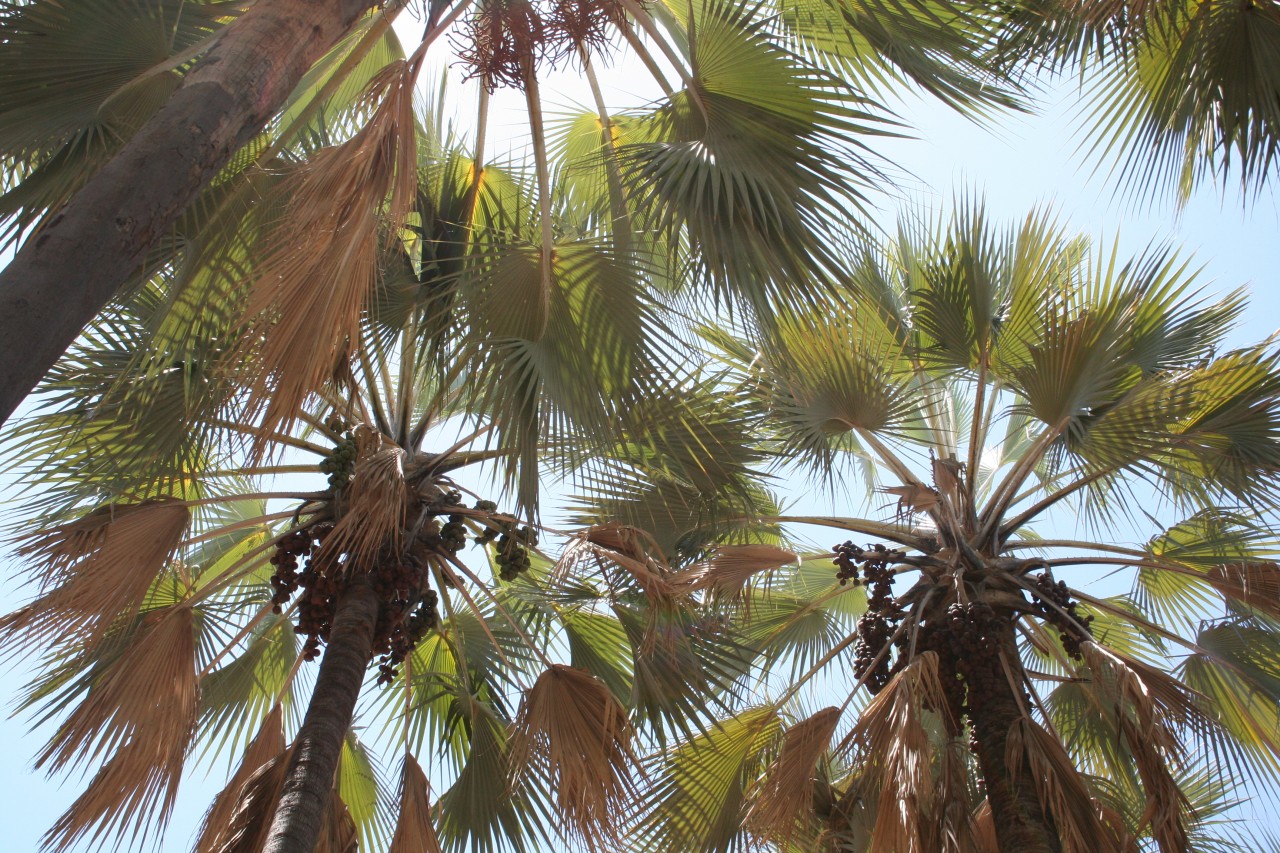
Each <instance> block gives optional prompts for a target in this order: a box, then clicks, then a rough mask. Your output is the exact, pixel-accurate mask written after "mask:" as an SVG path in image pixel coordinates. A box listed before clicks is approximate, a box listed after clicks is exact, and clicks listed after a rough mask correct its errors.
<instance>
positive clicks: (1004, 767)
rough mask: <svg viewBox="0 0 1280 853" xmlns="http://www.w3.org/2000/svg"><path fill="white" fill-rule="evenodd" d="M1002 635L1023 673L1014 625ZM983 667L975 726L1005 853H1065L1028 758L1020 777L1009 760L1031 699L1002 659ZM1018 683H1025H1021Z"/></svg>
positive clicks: (975, 693)
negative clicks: (1014, 731)
mask: <svg viewBox="0 0 1280 853" xmlns="http://www.w3.org/2000/svg"><path fill="white" fill-rule="evenodd" d="M1001 634H1002V636H1001V637H1000V643H999V647H1000V648H1001V649H1002V650H1003V652H1004V658H1005V660H1006V661H1009V662H1010V665H1012V666H1014V667H1019V666H1020V664H1019V663H1018V662H1019V660H1020V658H1019V656H1018V649H1017V644H1016V640H1015V638H1014V634H1013V623H1012V622H1007V623H1004V625H1003V627H1002V628H1001ZM977 666H980V667H983V668H984V669H985V672H984V673H982V674H981V676H979V677H978V678H972V677H971V678H970V680H969V683H970V685H971V686H970V695H969V720H970V724H971V725H972V727H973V738H974V752H975V753H976V755H977V758H978V766H979V767H981V768H982V780H983V783H984V785H985V786H986V789H987V802H988V803H989V804H990V806H991V817H992V819H993V822H994V824H995V830H996V840H997V841H998V843H999V845H1000V851H1001V853H1061V850H1062V843H1061V842H1060V840H1059V839H1058V833H1057V830H1056V829H1055V828H1054V826H1053V822H1052V820H1050V818H1049V816H1048V815H1047V814H1046V812H1045V810H1044V809H1043V808H1042V807H1041V803H1040V799H1039V796H1038V795H1037V793H1036V784H1035V777H1034V776H1032V773H1031V767H1030V765H1029V763H1028V762H1027V760H1026V759H1025V757H1024V758H1023V760H1022V767H1021V768H1019V772H1018V773H1017V774H1014V773H1013V772H1011V771H1010V769H1009V764H1008V762H1007V760H1006V758H1005V756H1006V754H1007V753H1006V751H1007V749H1008V745H1009V730H1010V729H1011V728H1012V727H1013V725H1014V724H1015V723H1016V722H1017V721H1018V720H1020V719H1021V718H1022V716H1023V711H1022V705H1023V704H1024V703H1025V702H1026V697H1024V696H1019V695H1017V694H1016V693H1014V689H1013V686H1012V685H1011V684H1010V679H1009V678H1008V677H1007V676H1006V675H1005V672H1004V667H1003V666H1002V665H1001V663H1000V657H999V655H995V654H993V655H992V656H991V657H989V658H987V659H986V660H985V661H983V662H981V663H979V664H977ZM1019 674H1020V673H1015V676H1017V675H1019ZM1014 681H1015V683H1020V681H1018V679H1017V678H1016V677H1015V679H1014ZM975 706H976V707H975Z"/></svg>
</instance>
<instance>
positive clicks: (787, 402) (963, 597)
mask: <svg viewBox="0 0 1280 853" xmlns="http://www.w3.org/2000/svg"><path fill="white" fill-rule="evenodd" d="M1243 310H1244V300H1243V298H1242V296H1241V294H1239V293H1230V294H1227V295H1225V296H1221V297H1218V298H1210V297H1208V296H1206V295H1204V294H1203V293H1201V292H1200V291H1198V290H1197V289H1196V285H1195V278H1194V271H1193V270H1192V268H1191V267H1190V265H1189V264H1188V263H1187V262H1186V261H1184V260H1182V259H1179V258H1178V257H1177V256H1176V255H1174V254H1172V253H1170V252H1169V251H1167V250H1164V249H1160V248H1153V249H1151V250H1149V251H1148V252H1147V253H1146V254H1145V255H1143V256H1140V257H1138V258H1136V259H1133V260H1129V261H1125V260H1123V259H1121V258H1119V257H1118V256H1117V255H1116V254H1115V253H1114V252H1111V253H1108V252H1105V251H1100V250H1099V249H1097V248H1096V247H1094V246H1093V245H1091V244H1090V243H1089V242H1087V241H1085V240H1083V239H1080V238H1074V237H1071V236H1069V235H1067V234H1065V233H1063V231H1062V230H1061V229H1060V228H1058V227H1057V226H1056V225H1055V224H1054V223H1053V221H1052V220H1051V219H1050V218H1048V217H1047V216H1045V215H1043V214H1033V215H1031V216H1029V217H1028V218H1027V219H1026V220H1025V221H1024V222H1022V223H1020V224H1019V225H1017V226H1016V227H1012V228H1005V229H1000V228H997V227H995V226H993V225H992V224H990V223H989V222H987V221H986V219H985V216H984V215H983V212H982V210H981V207H980V206H976V205H966V206H964V207H962V209H961V210H960V211H959V212H958V213H956V214H955V215H954V216H953V218H952V219H950V220H949V221H945V222H938V223H919V222H912V223H909V224H906V225H904V226H903V227H902V228H901V229H900V231H899V234H898V236H897V238H896V239H895V240H894V241H893V242H892V243H890V244H888V245H887V246H884V247H881V246H877V245H874V244H871V243H869V242H868V243H866V244H864V245H863V246H861V247H860V248H859V249H857V250H856V251H854V252H852V253H851V255H850V258H849V260H848V266H847V276H846V279H845V281H844V289H843V291H842V293H841V295H840V296H839V297H838V298H836V299H833V300H832V301H831V302H830V303H829V304H827V305H826V306H824V307H823V308H821V309H816V310H808V309H798V310H797V311H796V312H794V314H792V315H790V316H787V317H785V318H783V319H782V320H780V321H778V322H777V323H776V324H773V325H770V326H769V327H767V328H764V329H752V328H743V329H741V330H740V334H734V333H732V332H731V331H730V330H727V329H725V328H723V327H720V328H708V329H707V330H705V332H704V336H705V339H706V340H707V341H708V343H709V345H710V346H711V347H712V351H713V352H714V353H715V354H716V356H717V358H718V359H719V360H720V361H721V362H722V363H723V365H724V366H725V369H726V370H727V371H728V372H727V373H726V374H725V379H724V381H725V382H727V383H729V387H731V388H732V390H733V394H734V396H735V397H736V398H737V399H740V400H741V401H742V402H743V404H746V405H750V406H752V407H754V409H755V411H756V413H757V415H756V416H757V418H758V424H759V427H758V429H759V430H760V431H761V434H762V436H763V437H764V438H765V441H766V445H765V446H766V447H768V448H769V449H771V450H772V452H773V453H774V454H775V458H776V459H777V460H778V461H779V464H780V465H786V466H796V465H801V466H808V467H810V468H811V470H812V471H813V472H814V474H815V476H817V477H818V478H819V479H820V480H821V481H822V482H825V483H827V484H828V485H830V486H832V487H834V488H833V489H832V491H831V494H833V495H837V496H839V495H850V496H851V495H853V494H856V493H857V492H858V491H860V490H859V489H857V488H849V487H850V486H851V485H852V484H853V483H854V482H859V481H860V482H862V483H864V485H865V488H866V492H867V495H868V503H869V504H870V505H872V506H879V507H881V508H882V510H881V513H880V514H878V515H877V514H872V515H870V516H865V517H857V516H852V515H833V516H816V515H795V514H792V515H786V516H779V517H770V518H767V519H759V518H758V517H757V519H758V520H767V521H769V522H772V523H783V524H807V525H817V526H820V527H822V528H827V529H828V531H829V533H828V535H840V534H839V533H835V531H841V532H843V533H844V534H845V535H848V534H853V535H854V537H855V539H854V540H853V541H850V542H845V543H844V544H842V545H839V546H837V547H836V548H835V550H834V552H828V553H827V554H825V555H823V554H815V555H813V556H811V557H806V558H805V559H804V560H803V562H801V563H800V564H799V568H792V569H786V568H785V567H784V568H781V569H779V570H777V571H775V572H770V573H767V574H765V575H762V576H760V577H758V578H755V579H753V580H751V581H750V582H748V583H747V584H746V586H745V587H744V590H743V595H745V596H746V598H745V599H744V602H745V603H743V604H742V605H741V609H740V610H737V611H735V613H738V615H739V618H740V619H742V620H743V621H744V624H745V625H747V626H750V625H752V624H753V623H756V624H760V625H762V626H764V627H763V628H762V631H763V633H762V637H763V638H764V639H765V641H766V645H767V643H768V642H770V641H774V640H777V641H779V642H782V643H789V642H790V639H789V631H790V630H791V629H792V628H793V627H794V626H793V625H790V624H788V625H784V626H776V628H775V626H773V625H772V624H771V622H770V619H769V616H768V613H769V610H768V607H769V602H770V601H771V596H772V595H773V594H774V591H775V590H776V589H778V588H779V585H782V587H783V588H785V586H786V584H789V583H794V580H787V578H800V577H802V576H803V575H804V574H805V573H807V572H812V571H814V569H813V568H812V567H813V566H814V565H815V564H816V565H818V566H823V565H825V566H826V567H827V568H826V569H825V571H826V572H829V574H828V575H827V576H826V578H827V579H826V582H825V584H824V585H823V586H822V587H820V588H819V589H817V590H814V591H813V592H811V593H810V594H811V595H812V601H813V602H814V603H815V604H816V603H817V602H823V603H824V607H825V606H830V604H829V603H830V602H833V601H840V600H842V599H851V600H852V602H853V604H852V606H853V612H855V613H860V614H861V615H860V616H859V617H858V621H857V625H856V627H854V628H853V629H849V628H848V627H845V628H844V629H843V630H836V631H834V632H832V633H829V634H825V635H815V636H813V637H812V638H811V641H810V642H811V643H812V645H811V646H809V647H808V650H807V657H806V658H805V662H804V663H803V664H801V666H800V668H799V669H794V668H793V669H792V671H791V672H790V673H789V674H786V673H782V674H777V675H775V677H774V678H772V679H771V678H768V677H766V678H764V679H763V681H762V687H763V689H762V690H760V691H759V692H758V693H756V694H755V696H756V698H755V701H754V702H749V703H748V704H747V705H746V706H744V707H743V708H741V709H740V710H739V711H738V712H736V713H735V714H734V715H733V716H732V717H730V718H726V719H725V720H723V721H722V723H721V724H720V725H719V726H717V727H716V728H715V729H714V730H711V731H708V732H707V733H705V734H700V735H697V736H695V737H693V738H691V739H689V740H688V741H687V742H686V743H685V745H683V746H681V747H680V748H679V749H678V750H677V751H676V752H674V753H670V754H669V755H668V756H665V757H656V758H655V759H654V761H655V764H654V766H653V782H652V788H651V792H652V793H651V796H652V797H654V798H656V802H655V803H654V804H652V805H651V806H650V808H651V809H652V811H650V812H649V813H648V814H647V815H646V817H645V818H644V823H643V825H644V826H646V827H649V829H648V830H647V831H648V832H650V833H651V834H650V836H648V837H650V838H652V839H653V840H654V845H655V847H654V849H673V850H674V849H705V850H715V849H737V848H738V847H743V848H744V849H745V847H746V846H747V845H750V844H752V843H759V842H767V843H772V844H778V845H781V847H780V849H792V848H791V847H789V846H788V845H795V847H794V849H818V847H819V846H821V845H824V844H825V845H827V846H828V847H829V849H833V850H835V849H840V850H846V849H851V850H864V849H866V850H871V849H896V850H913V849H919V850H933V849H944V842H943V840H942V839H950V840H949V841H947V842H946V844H951V845H954V848H952V847H947V848H946V849H957V850H985V849H991V848H992V845H995V844H996V843H999V845H1000V848H1001V849H1020V850H1021V849H1062V850H1085V849H1100V850H1112V849H1114V850H1126V849H1133V845H1135V844H1139V843H1152V844H1154V845H1156V846H1157V847H1158V848H1159V849H1160V850H1162V851H1174V850H1191V849H1196V850H1199V849H1205V850H1208V849H1250V847H1249V844H1251V843H1252V844H1256V843H1258V841H1257V840H1254V841H1252V842H1250V841H1248V840H1247V839H1246V840H1242V841H1241V843H1242V844H1244V846H1243V847H1240V848H1231V847H1230V844H1231V843H1233V842H1231V837H1232V834H1231V832H1230V831H1228V832H1227V834H1226V835H1225V836H1224V835H1223V834H1222V833H1220V832H1219V833H1215V832H1214V830H1213V823H1214V819H1215V818H1214V816H1215V815H1217V814H1218V813H1219V812H1220V811H1221V809H1222V808H1223V807H1224V806H1223V804H1224V803H1229V802H1230V801H1231V794H1230V790H1231V787H1232V784H1233V780H1240V779H1242V778H1253V779H1255V780H1261V779H1266V778H1273V777H1272V774H1273V772H1274V768H1275V766H1276V760H1277V753H1276V751H1275V746H1276V744H1277V743H1278V742H1280V741H1277V739H1276V735H1277V733H1278V730H1277V723H1278V722H1280V721H1278V720H1277V719H1276V717H1275V715H1274V709H1275V707H1276V700H1277V698H1280V697H1277V695H1276V693H1275V690H1274V687H1275V677H1276V671H1275V667H1274V661H1275V659H1276V658H1275V637H1276V633H1275V631H1276V628H1277V627H1278V626H1277V621H1276V620H1277V618H1280V612H1277V610H1276V607H1275V603H1274V601H1273V600H1271V599H1269V598H1267V596H1266V593H1265V592H1263V590H1266V589H1270V588H1271V586H1272V585H1273V584H1274V580H1275V578H1276V576H1277V571H1280V568H1278V567H1277V565H1276V563H1275V562H1274V558H1275V554H1276V552H1277V550H1276V549H1277V546H1278V545H1280V540H1278V539H1277V531H1276V530H1275V529H1274V526H1273V523H1272V522H1271V521H1270V519H1273V518H1274V511H1275V504H1274V495H1275V485H1276V480H1275V478H1276V475H1277V471H1278V470H1280V467H1278V466H1280V442H1278V441H1277V439H1278V438H1280V395H1278V393H1277V392H1278V391H1280V372H1278V371H1277V367H1278V365H1277V357H1278V356H1280V352H1278V351H1277V348H1276V345H1275V342H1274V341H1267V342H1264V343H1262V344H1259V345H1250V346H1243V347H1236V348H1231V347H1230V346H1228V344H1227V340H1228V335H1229V333H1230V330H1231V328H1232V325H1233V323H1234V321H1235V320H1236V319H1238V318H1239V316H1240V314H1241V312H1242V311H1243ZM895 506H896V509H894V507H895ZM1062 510H1070V511H1071V513H1072V514H1073V516H1074V521H1073V520H1071V519H1072V517H1073V516H1072V515H1071V514H1069V515H1068V516H1067V518H1066V519H1065V520H1064V519H1063V518H1062V513H1061V511H1062ZM1152 513H1157V514H1158V515H1161V516H1165V517H1168V516H1175V517H1176V516H1177V515H1178V514H1180V515H1181V517H1182V518H1183V519H1184V520H1182V521H1180V522H1177V523H1175V524H1171V525H1169V524H1165V525H1160V524H1159V523H1158V522H1157V521H1156V515H1153V514H1152ZM1144 528H1145V529H1146V530H1147V532H1146V533H1143V532H1141V531H1143V529H1144ZM1127 531H1134V533H1132V534H1129V533H1127ZM1127 535H1133V536H1134V537H1135V538H1136V539H1137V541H1135V542H1134V543H1133V544H1132V545H1124V544H1121V543H1120V540H1121V539H1122V538H1123V537H1125V536H1127ZM1144 536H1145V537H1147V538H1145V540H1144V539H1143V537H1144ZM868 541H869V542H870V544H866V545H865V546H864V545H863V544H862V543H866V542H868ZM855 543H857V544H855ZM833 564H834V565H833ZM1117 571H1127V573H1128V576H1129V577H1131V578H1132V581H1133V587H1132V590H1130V591H1129V592H1127V593H1120V594H1102V593H1101V592H1100V591H1097V590H1096V589H1095V587H1094V586H1093V583H1094V582H1095V581H1097V580H1098V579H1099V578H1103V577H1107V576H1110V575H1112V574H1114V573H1115V572H1117ZM895 581H896V582H897V583H896V588H895ZM1111 586H1112V587H1113V588H1114V586H1115V584H1114V582H1112V584H1111ZM904 587H905V588H904ZM855 590H865V597H864V595H863V593H862V592H859V591H855ZM771 629H773V630H771ZM744 630H748V631H749V630H750V628H745V629H744ZM792 653H794V650H793V651H792ZM850 655H851V657H850ZM781 659H782V660H786V656H783V657H782V658H781ZM806 684H807V685H809V687H806V686H805V685H806ZM863 687H866V688H868V691H869V692H870V694H871V695H872V697H873V698H871V699H870V700H869V701H867V700H865V699H863V698H861V697H860V691H861V689H862V688H863ZM833 694H834V697H833ZM842 694H843V695H846V696H847V697H848V698H847V699H846V700H845V701H844V703H843V704H840V701H839V698H840V696H841V695H842ZM1001 694H1004V695H1005V696H1006V697H1007V700H1008V701H1004V702H1001V701H999V700H1000V696H1001ZM833 698H835V699H836V702H835V704H836V707H830V708H825V709H821V706H822V705H825V704H830V703H831V702H832V699H833ZM1001 715H1003V716H1001ZM966 740H968V743H969V744H970V746H971V747H972V751H971V750H970V749H967V748H965V744H966ZM992 744H994V745H995V746H997V747H998V749H996V750H995V755H996V756H997V757H998V760H996V759H995V758H994V757H993V756H992V754H991V753H992V750H993V748H994V747H993V746H992ZM1019 768H1021V770H1019ZM1010 774H1012V775H1010ZM978 780H981V782H982V783H983V785H982V786H979V784H978ZM1032 780H1034V782H1033V781H1032ZM1261 784H1265V783H1261ZM903 792H910V793H908V794H906V795H905V799H904V793H903ZM1020 810H1025V811H1020ZM1019 815H1022V816H1023V817H1021V818H1020V817H1018V816H1019ZM1028 815H1029V817H1028ZM1019 821H1022V823H1021V824H1020V823H1019ZM1039 821H1044V822H1047V825H1048V830H1047V837H1046V836H1036V834H1035V832H1034V831H1033V830H1034V829H1035V826H1034V824H1036V823H1037V822H1039ZM1019 833H1021V834H1019ZM1028 833H1030V834H1028ZM1012 838H1020V839H1022V840H1021V841H1019V842H1016V843H1015V842H1012V841H1011V840H1010V839H1012ZM997 839H999V840H998V842H997ZM1142 839H1146V841H1140V840H1142ZM1019 844H1021V845H1022V846H1019ZM1041 844H1043V845H1044V846H1043V847H1042V846H1041ZM1215 844H1221V845H1225V846H1223V847H1218V846H1214V845H1215ZM824 849H826V848H824Z"/></svg>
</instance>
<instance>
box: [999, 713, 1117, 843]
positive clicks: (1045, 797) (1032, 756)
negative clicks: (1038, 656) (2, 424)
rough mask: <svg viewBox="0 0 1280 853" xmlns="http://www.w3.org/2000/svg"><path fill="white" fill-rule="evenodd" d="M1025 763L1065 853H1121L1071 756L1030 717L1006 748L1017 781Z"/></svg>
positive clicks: (1024, 719)
mask: <svg viewBox="0 0 1280 853" xmlns="http://www.w3.org/2000/svg"><path fill="white" fill-rule="evenodd" d="M1024 760H1025V762H1026V764H1025V766H1027V767H1028V768H1029V769H1030V773H1031V776H1032V779H1033V781H1034V782H1035V786H1036V793H1037V795H1038V797H1039V800H1040V802H1041V803H1042V804H1043V805H1044V807H1045V808H1047V809H1048V811H1049V813H1050V814H1051V815H1052V816H1053V822H1054V826H1055V827H1057V830H1058V835H1059V837H1060V838H1061V840H1062V850H1063V853H1117V851H1116V846H1115V842H1114V839H1113V838H1112V836H1111V833H1110V832H1108V831H1107V830H1106V829H1105V828H1104V827H1103V825H1102V821H1101V817H1100V814H1099V809H1098V804H1097V802H1096V801H1095V800H1094V799H1093V798H1092V797H1091V796H1090V795H1089V788H1088V786H1086V785H1085V782H1084V779H1083V778H1081V776H1080V773H1079V771H1077V770H1076V766H1075V764H1074V763H1073V762H1072V761H1071V756H1069V755H1067V751H1066V750H1065V749H1064V748H1063V746H1062V744H1061V743H1060V742H1059V741H1058V739H1057V738H1055V737H1054V736H1053V735H1051V734H1049V733H1048V732H1047V731H1045V730H1044V729H1043V728H1042V727H1041V726H1040V725H1039V724H1037V723H1036V722H1035V721H1034V720H1031V719H1028V718H1027V717H1022V718H1020V719H1018V720H1016V721H1015V722H1014V724H1013V725H1012V726H1011V727H1010V728H1009V739H1008V741H1007V743H1006V746H1005V764H1006V765H1007V766H1008V768H1009V772H1010V773H1012V774H1014V777H1015V778H1016V777H1017V775H1018V774H1020V773H1021V772H1022V768H1023V766H1024Z"/></svg>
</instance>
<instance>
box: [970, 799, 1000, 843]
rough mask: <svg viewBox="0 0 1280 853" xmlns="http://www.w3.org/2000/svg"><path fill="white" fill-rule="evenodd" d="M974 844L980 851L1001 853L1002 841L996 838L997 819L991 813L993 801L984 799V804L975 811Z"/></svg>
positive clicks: (973, 822)
mask: <svg viewBox="0 0 1280 853" xmlns="http://www.w3.org/2000/svg"><path fill="white" fill-rule="evenodd" d="M971 826H973V844H974V850H976V851H978V853H1000V842H999V841H997V840H996V821H995V818H994V817H993V816H992V814H991V802H990V801H989V800H986V799H983V801H982V804H981V805H979V806H978V808H977V809H975V810H974V812H973V820H972V821H971Z"/></svg>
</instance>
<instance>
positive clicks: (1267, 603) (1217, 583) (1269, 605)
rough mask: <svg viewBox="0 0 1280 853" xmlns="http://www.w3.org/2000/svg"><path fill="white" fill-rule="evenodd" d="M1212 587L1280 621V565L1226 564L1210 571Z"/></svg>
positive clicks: (1268, 563)
mask: <svg viewBox="0 0 1280 853" xmlns="http://www.w3.org/2000/svg"><path fill="white" fill-rule="evenodd" d="M1208 576H1209V583H1210V584H1211V585H1212V586H1213V588H1214V589H1216V590H1217V591H1218V592H1219V593H1221V594H1222V595H1224V596H1226V597H1227V598H1230V599H1233V600H1235V601H1237V602H1240V603H1242V604H1244V605H1246V606H1248V607H1250V608H1252V609H1254V610H1256V611H1258V612H1259V613H1264V614H1266V615H1267V616H1270V617H1272V618H1274V619H1280V564H1278V563H1275V562H1272V561H1271V560H1254V561H1249V562H1240V563H1226V564H1225V565H1221V566H1214V567H1213V568H1211V569H1209V573H1208Z"/></svg>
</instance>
